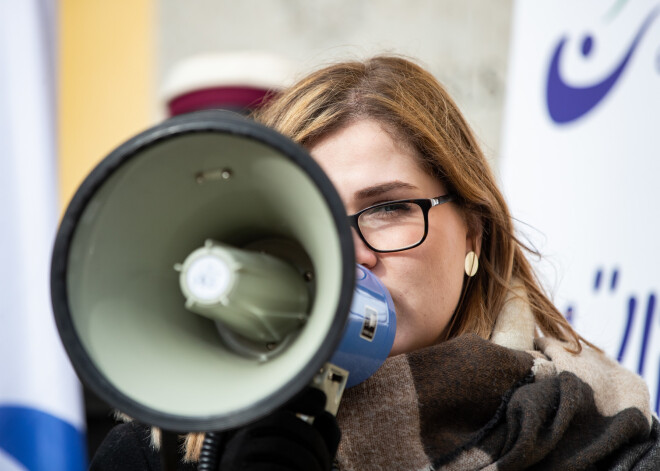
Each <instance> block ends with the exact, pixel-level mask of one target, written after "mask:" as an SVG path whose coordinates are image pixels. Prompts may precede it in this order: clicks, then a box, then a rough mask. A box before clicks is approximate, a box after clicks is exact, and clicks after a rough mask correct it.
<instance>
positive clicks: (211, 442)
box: [197, 432, 222, 471]
mask: <svg viewBox="0 0 660 471" xmlns="http://www.w3.org/2000/svg"><path fill="white" fill-rule="evenodd" d="M204 435H205V436H204V442H202V451H201V452H200V454H199V464H198V466H197V470H198V471H217V469H218V456H219V453H218V451H219V449H220V443H221V441H222V434H221V433H219V432H206V433H205V434H204Z"/></svg>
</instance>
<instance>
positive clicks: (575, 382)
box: [337, 312, 660, 471]
mask: <svg viewBox="0 0 660 471" xmlns="http://www.w3.org/2000/svg"><path fill="white" fill-rule="evenodd" d="M503 314H504V315H503V316H501V317H502V319H501V320H498V326H496V330H495V332H494V333H493V341H487V340H483V339H481V338H479V337H477V336H475V335H466V336H462V337H458V338H455V339H452V340H450V341H447V342H444V343H442V344H439V345H435V346H432V347H428V348H426V349H423V350H419V351H416V352H413V353H408V354H405V355H399V356H396V357H393V358H390V359H388V360H387V361H386V362H385V364H384V365H383V366H382V367H381V368H380V370H378V371H377V372H376V374H375V375H373V376H372V377H371V378H369V380H367V381H365V382H364V383H362V384H361V385H358V386H356V387H354V388H352V389H349V390H347V391H346V392H345V393H344V397H343V399H342V403H341V407H340V409H339V413H338V415H337V419H338V421H339V425H340V428H341V430H342V441H341V444H340V447H339V452H338V454H337V465H338V467H339V469H340V470H341V471H353V470H355V471H368V470H388V471H391V470H440V469H442V470H471V469H488V470H498V469H507V470H515V469H547V470H568V469H570V470H578V469H617V470H628V469H635V470H642V469H644V470H660V438H659V437H660V427H659V425H658V421H657V418H655V417H653V416H652V415H651V412H650V408H649V395H648V389H647V388H646V385H645V384H644V382H643V380H642V379H641V378H640V377H639V376H637V375H635V374H633V373H631V372H629V371H628V370H626V369H624V368H622V367H621V366H619V365H618V364H616V363H615V362H613V361H612V360H610V359H608V358H606V357H605V356H604V355H603V354H601V353H599V352H597V351H594V350H591V349H587V348H585V349H584V350H583V351H582V353H580V354H579V355H573V354H571V353H568V352H567V351H566V349H565V348H564V345H563V344H562V343H561V342H559V341H557V340H554V339H548V338H540V339H536V340H535V341H533V337H531V336H530V335H531V333H533V322H532V324H531V325H532V327H531V329H530V323H529V322H527V321H528V320H529V316H530V315H531V314H529V313H526V312H522V313H520V312H517V313H515V314H516V315H515V316H513V315H510V314H507V313H503ZM514 317H515V318H516V319H517V320H516V321H515V322H514V323H513V324H511V323H507V318H514ZM520 319H522V324H521V320H520ZM495 339H498V342H499V343H500V345H498V344H497V343H495ZM502 344H504V345H502ZM511 347H513V348H511ZM526 349H528V350H526Z"/></svg>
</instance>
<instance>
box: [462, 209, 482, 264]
mask: <svg viewBox="0 0 660 471" xmlns="http://www.w3.org/2000/svg"><path fill="white" fill-rule="evenodd" d="M465 222H466V224H467V235H466V240H465V253H466V254H467V253H468V252H474V253H476V254H477V257H479V255H481V240H482V235H483V223H482V222H481V218H480V217H478V216H477V215H475V214H466V215H465Z"/></svg>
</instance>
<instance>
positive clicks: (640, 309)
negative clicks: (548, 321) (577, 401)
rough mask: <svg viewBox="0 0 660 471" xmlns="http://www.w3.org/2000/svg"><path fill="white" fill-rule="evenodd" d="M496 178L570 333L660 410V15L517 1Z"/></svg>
mask: <svg viewBox="0 0 660 471" xmlns="http://www.w3.org/2000/svg"><path fill="white" fill-rule="evenodd" d="M514 11H515V14H514V21H513V36H512V42H511V55H510V69H509V76H508V93H507V102H506V119H505V123H504V135H503V148H502V160H501V175H502V181H503V185H504V188H505V193H506V195H507V199H508V201H509V203H510V205H511V209H512V212H513V214H514V217H516V218H517V219H518V220H519V224H518V229H519V231H520V232H521V233H523V234H525V235H526V236H527V237H528V239H529V240H531V241H532V243H533V244H534V245H535V246H536V248H537V249H538V250H539V251H540V252H541V253H542V254H543V255H544V259H543V261H542V262H541V263H539V264H538V266H539V267H540V270H541V272H542V275H543V278H544V279H545V280H546V282H547V286H548V288H549V289H550V291H551V292H553V293H555V296H554V300H555V303H556V305H557V307H558V308H559V309H560V310H561V311H563V312H564V313H565V314H566V315H567V316H568V317H569V320H571V322H572V324H573V325H574V327H575V328H576V329H577V330H578V332H580V333H581V334H582V335H583V336H585V337H586V338H587V339H589V340H592V341H593V342H594V343H596V344H597V345H599V346H600V347H601V348H603V349H604V350H606V351H607V352H608V353H609V354H610V355H611V356H612V357H614V358H616V359H618V360H619V361H620V362H621V363H623V364H624V365H625V366H626V367H628V368H629V369H631V370H632V371H635V372H638V373H639V374H641V375H642V376H643V377H644V378H645V379H646V380H647V382H648V384H649V388H650V390H651V406H652V408H653V409H654V410H655V411H656V412H657V411H658V408H659V405H660V388H659V387H658V381H659V379H660V375H659V374H658V370H659V369H660V309H659V308H658V306H657V304H658V299H657V298H658V292H659V291H658V290H659V289H660V274H658V267H659V266H660V250H659V249H658V241H660V211H659V208H660V192H659V191H658V188H659V187H660V185H659V184H658V181H659V178H660V146H658V134H659V131H660V1H658V0H635V1H625V0H611V1H602V0H589V1H587V0H562V1H559V0H518V1H517V2H516V4H515V10H514Z"/></svg>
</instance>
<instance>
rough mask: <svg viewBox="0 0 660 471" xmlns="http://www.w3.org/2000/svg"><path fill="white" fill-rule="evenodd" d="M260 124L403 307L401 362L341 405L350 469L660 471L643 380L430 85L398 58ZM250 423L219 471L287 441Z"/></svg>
mask: <svg viewBox="0 0 660 471" xmlns="http://www.w3.org/2000/svg"><path fill="white" fill-rule="evenodd" d="M257 119H258V120H260V121H261V122H263V123H265V124H266V125H269V126H271V127H273V128H275V129H276V130H278V131H280V132H281V133H283V134H285V135H287V136H289V137H290V138H292V139H293V140H295V141H296V142H298V143H300V144H302V145H303V146H304V147H306V148H307V149H308V150H309V151H310V153H311V155H312V157H313V158H314V159H315V160H316V161H317V162H318V163H319V165H320V166H321V167H322V168H323V170H324V171H325V172H326V173H327V174H328V176H329V177H330V179H331V180H332V182H333V183H334V185H335V186H336V188H337V190H338V192H339V194H340V196H341V198H342V200H343V202H344V204H345V206H346V209H347V212H348V214H349V215H351V216H353V217H351V220H352V222H353V226H354V229H355V230H354V241H355V247H356V258H357V262H358V263H360V264H362V265H364V266H365V267H367V268H369V269H370V270H371V271H373V272H374V273H375V274H376V275H377V276H378V277H379V278H380V279H381V280H382V281H383V283H384V284H385V285H386V287H387V288H388V289H389V291H390V293H391V294H392V297H393V300H394V304H395V307H396V312H397V333H396V338H395V341H394V346H393V349H392V353H391V356H390V358H389V359H388V360H387V361H386V362H385V364H384V365H383V367H381V369H380V370H379V371H378V372H377V373H376V374H375V375H374V376H372V377H371V378H370V379H369V380H367V381H366V382H364V383H362V384H361V385H359V386H357V387H355V388H352V389H350V390H348V391H346V392H345V394H344V398H343V399H342V404H341V407H340V410H339V413H338V415H337V423H338V425H339V429H340V430H341V436H342V438H341V443H340V445H339V449H338V451H337V453H336V461H335V465H336V466H337V467H338V468H339V469H341V470H368V469H374V470H385V469H387V470H390V469H391V470H423V469H481V468H484V467H487V466H492V467H491V468H488V469H500V468H501V469H527V468H535V469H660V454H659V449H660V448H659V446H658V422H657V420H656V419H655V418H654V417H653V416H652V415H651V413H650V409H649V398H648V391H647V389H646V387H645V385H644V383H643V381H642V380H641V378H639V377H637V376H636V375H633V374H632V373H629V372H627V371H626V370H624V369H623V368H621V367H619V366H618V365H617V364H615V363H614V362H612V361H610V360H608V359H606V358H605V356H604V355H603V354H602V353H601V352H600V351H599V350H598V349H597V348H595V347H594V346H593V345H592V344H590V343H589V342H588V341H586V340H585V339H583V338H582V337H581V336H579V335H578V334H577V333H576V332H575V331H574V330H573V329H572V328H571V326H570V325H569V324H568V323H567V321H566V320H565V319H564V317H563V316H562V315H561V314H560V313H559V312H558V310H557V309H556V308H555V307H554V306H553V305H552V303H551V302H550V301H549V299H548V298H547V297H546V295H545V294H544V293H543V291H542V289H541V288H540V286H539V283H538V281H537V280H536V278H535V276H534V273H533V271H532V269H531V267H530V265H529V263H528V261H527V260H526V258H525V255H524V246H523V245H522V244H521V243H520V242H519V241H518V240H517V239H516V237H515V236H514V228H513V224H512V220H511V216H510V214H509V211H508V209H507V206H506V203H505V201H504V198H503V197H502V194H501V193H500V191H499V189H498V188H497V186H496V184H495V180H494V178H493V175H492V173H491V171H490V169H489V167H488V163H487V161H486V159H485V158H484V156H483V154H482V152H481V150H480V149H479V146H478V145H477V142H476V139H475V138H474V136H473V134H472V132H471V130H470V128H469V126H468V125H467V123H466V121H465V119H464V118H463V116H462V115H461V113H460V112H459V110H458V108H457V107H456V105H455V104H454V102H453V101H452V100H451V98H450V97H449V96H448V94H447V93H446V91H445V90H444V88H443V87H442V86H441V85H440V84H439V83H438V82H437V81H436V80H435V79H434V78H433V76H432V75H431V74H429V73H428V72H427V71H425V70H423V69H422V68H420V67H419V66H417V65H415V64H414V63H412V62H411V61H409V60H406V59H403V58H399V57H387V56H383V57H375V58H372V59H369V60H367V61H365V62H346V63H340V64H336V65H332V66H329V67H326V68H324V69H322V70H319V71H317V72H314V73H312V74H311V75H309V76H308V77H306V78H304V79H302V80H301V81H300V82H298V83H297V84H296V85H294V86H293V87H291V88H290V89H289V90H287V91H286V92H284V93H283V94H282V95H281V96H278V97H277V98H276V99H274V100H272V101H271V102H270V103H269V105H268V106H267V107H266V108H265V109H263V110H262V111H260V112H259V114H258V116H257ZM401 200H404V201H401ZM425 218H426V220H427V224H426V225H425ZM269 420H271V419H269ZM299 422H301V421H299ZM271 425H272V424H271ZM308 428H309V430H308V432H309V434H310V436H312V435H315V434H316V435H320V437H321V439H325V442H322V441H321V442H319V440H316V442H315V443H316V445H314V446H318V443H325V444H326V448H327V449H326V450H325V451H324V450H321V452H319V453H316V455H315V456H317V457H318V456H321V457H320V458H317V460H318V461H319V462H322V461H326V462H323V463H321V464H320V467H321V468H325V469H327V466H329V461H330V459H331V457H332V455H334V451H335V449H334V448H335V440H334V439H333V438H332V437H331V436H332V431H331V430H330V431H328V429H326V430H319V429H314V428H313V427H311V426H310V427H308ZM256 429H257V430H258V431H260V432H259V433H254V431H255V429H253V430H251V431H250V430H248V431H247V432H239V433H238V434H237V435H236V437H235V438H234V439H232V440H230V441H229V443H228V444H227V449H226V451H225V456H224V457H223V463H225V464H224V465H223V466H224V467H222V466H221V469H230V468H231V467H232V466H233V467H235V469H239V467H240V466H239V464H238V463H240V462H242V461H241V460H243V461H245V462H247V461H249V459H248V455H250V456H252V457H254V456H255V453H253V452H252V451H249V452H248V451H245V450H246V449H248V448H249V447H250V444H251V443H253V440H254V437H255V436H261V437H263V436H268V437H271V436H273V437H274V436H280V435H286V434H287V433H288V432H287V431H282V430H280V429H277V427H274V428H270V429H269V428H268V427H265V428H264V427H261V426H260V425H258V426H256ZM264 430H266V432H264ZM268 430H270V431H271V432H270V435H269V432H268ZM304 433H306V432H303V434H304ZM328 436H330V438H329V439H328ZM192 438H193V436H190V437H189V439H190V440H189V443H190V446H188V449H187V451H188V457H189V458H191V459H193V460H195V458H196V455H197V454H198V450H199V446H194V442H195V440H193V439H192ZM197 438H199V437H197ZM197 443H199V441H198V440H197ZM253 451H254V450H253ZM271 451H272V450H271ZM258 454H259V453H258V450H257V453H256V455H258ZM269 456H270V455H269ZM273 456H274V455H273ZM232 463H233V464H232ZM231 469H234V468H231ZM255 469H256V468H255ZM278 469H280V468H278ZM281 469H286V466H285V467H283V468H281Z"/></svg>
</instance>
